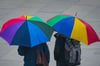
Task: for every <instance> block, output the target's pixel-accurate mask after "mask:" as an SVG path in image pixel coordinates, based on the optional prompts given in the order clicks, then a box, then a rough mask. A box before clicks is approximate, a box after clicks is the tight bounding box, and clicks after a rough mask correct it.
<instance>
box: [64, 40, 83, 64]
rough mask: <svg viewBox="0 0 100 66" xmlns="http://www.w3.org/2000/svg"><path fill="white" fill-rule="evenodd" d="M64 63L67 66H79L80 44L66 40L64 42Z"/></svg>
mask: <svg viewBox="0 0 100 66" xmlns="http://www.w3.org/2000/svg"><path fill="white" fill-rule="evenodd" d="M65 61H66V63H69V64H75V65H80V61H81V47H80V42H79V41H77V40H73V39H66V42H65Z"/></svg>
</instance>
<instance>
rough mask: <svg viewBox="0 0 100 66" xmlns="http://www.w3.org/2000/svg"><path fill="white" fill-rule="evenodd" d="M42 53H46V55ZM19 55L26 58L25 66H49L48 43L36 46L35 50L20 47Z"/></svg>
mask: <svg viewBox="0 0 100 66" xmlns="http://www.w3.org/2000/svg"><path fill="white" fill-rule="evenodd" d="M39 52H40V55H39ZM42 53H44V55H43V54H42ZM18 54H19V55H20V56H24V66H48V65H49V61H50V55H49V49H48V46H47V44H46V43H43V44H41V45H38V46H35V47H33V48H31V47H24V46H19V47H18ZM40 56H42V57H40Z"/></svg>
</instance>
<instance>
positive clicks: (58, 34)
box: [54, 33, 68, 39]
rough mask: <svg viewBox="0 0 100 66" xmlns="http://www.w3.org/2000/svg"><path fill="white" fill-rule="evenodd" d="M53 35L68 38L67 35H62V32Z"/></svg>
mask: <svg viewBox="0 0 100 66" xmlns="http://www.w3.org/2000/svg"><path fill="white" fill-rule="evenodd" d="M54 37H56V38H57V37H62V38H65V39H66V38H68V37H66V36H65V35H63V34H60V33H56V34H55V35H54Z"/></svg>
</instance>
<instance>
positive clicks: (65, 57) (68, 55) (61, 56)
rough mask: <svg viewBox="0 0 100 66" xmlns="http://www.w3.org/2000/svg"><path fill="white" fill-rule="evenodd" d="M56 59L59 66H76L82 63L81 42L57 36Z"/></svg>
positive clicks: (60, 35) (58, 34) (57, 34)
mask: <svg viewBox="0 0 100 66" xmlns="http://www.w3.org/2000/svg"><path fill="white" fill-rule="evenodd" d="M54 36H55V38H56V41H55V48H54V59H55V61H56V65H57V66H76V65H80V62H81V47H80V42H79V41H77V40H74V39H70V38H68V37H66V36H64V35H62V34H60V33H56V34H55V35H54Z"/></svg>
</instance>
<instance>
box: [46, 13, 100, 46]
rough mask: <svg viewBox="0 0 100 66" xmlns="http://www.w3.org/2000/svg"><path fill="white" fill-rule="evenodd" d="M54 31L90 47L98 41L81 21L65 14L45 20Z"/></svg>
mask: <svg viewBox="0 0 100 66" xmlns="http://www.w3.org/2000/svg"><path fill="white" fill-rule="evenodd" d="M47 24H48V25H50V26H51V27H53V28H54V30H55V31H57V32H59V33H61V34H63V35H65V36H67V37H69V38H72V39H76V40H78V41H81V42H83V43H85V44H86V45H90V44H91V43H93V42H97V41H100V40H99V38H98V36H97V34H96V32H95V31H94V29H93V28H92V27H91V26H90V25H89V24H88V23H86V22H85V21H83V20H82V19H80V18H78V17H76V16H71V15H67V14H60V15H57V16H54V17H52V18H50V19H48V20H47Z"/></svg>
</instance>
